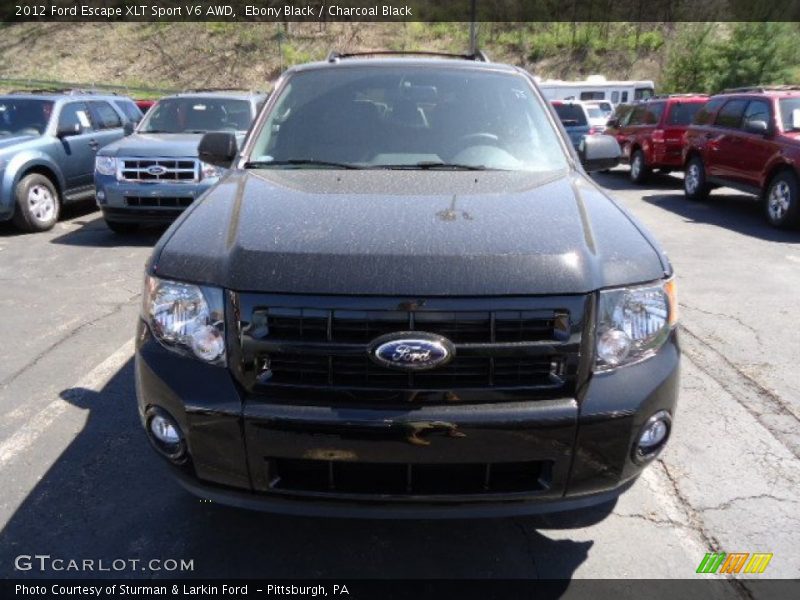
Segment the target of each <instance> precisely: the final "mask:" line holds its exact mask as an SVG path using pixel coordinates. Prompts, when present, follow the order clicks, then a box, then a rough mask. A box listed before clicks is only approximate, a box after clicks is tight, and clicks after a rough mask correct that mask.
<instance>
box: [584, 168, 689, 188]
mask: <svg viewBox="0 0 800 600" xmlns="http://www.w3.org/2000/svg"><path fill="white" fill-rule="evenodd" d="M592 179H594V180H595V181H596V182H597V183H599V184H600V185H602V186H603V187H604V188H606V189H609V190H614V191H621V190H630V191H636V190H674V189H679V190H683V179H682V178H681V177H676V176H675V175H673V174H669V175H665V174H664V173H659V172H658V171H653V173H651V174H650V177H648V178H647V181H646V182H645V183H643V184H641V185H638V184H636V183H633V182H632V181H631V180H630V170H629V169H628V167H622V168H617V169H614V170H612V171H608V172H605V173H602V172H600V173H592Z"/></svg>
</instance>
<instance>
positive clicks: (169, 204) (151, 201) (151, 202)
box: [125, 196, 194, 208]
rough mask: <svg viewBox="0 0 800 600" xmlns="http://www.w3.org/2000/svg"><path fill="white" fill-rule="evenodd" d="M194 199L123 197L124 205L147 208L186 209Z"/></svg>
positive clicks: (179, 197) (178, 197)
mask: <svg viewBox="0 0 800 600" xmlns="http://www.w3.org/2000/svg"><path fill="white" fill-rule="evenodd" d="M192 202H194V198H191V197H182V196H125V205H126V206H133V207H148V208H154V207H157V208H186V207H187V206H189V205H190V204H191V203H192Z"/></svg>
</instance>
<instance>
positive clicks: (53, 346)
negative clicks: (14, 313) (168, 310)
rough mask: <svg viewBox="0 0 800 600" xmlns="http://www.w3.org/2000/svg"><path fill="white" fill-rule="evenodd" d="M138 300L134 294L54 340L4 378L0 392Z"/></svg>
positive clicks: (0, 384) (0, 382)
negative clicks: (67, 344) (66, 343)
mask: <svg viewBox="0 0 800 600" xmlns="http://www.w3.org/2000/svg"><path fill="white" fill-rule="evenodd" d="M138 299H139V294H138V293H136V294H134V295H132V296H131V297H130V298H128V299H127V300H125V301H124V302H118V303H116V304H115V305H114V308H113V309H112V310H110V311H109V312H106V313H104V314H102V315H100V316H98V317H95V318H94V319H92V320H90V321H86V322H85V323H81V324H80V325H78V326H77V327H76V328H75V329H72V330H70V331H69V332H67V334H66V335H65V336H64V337H62V338H60V339H58V340H56V341H55V342H53V343H52V344H51V345H50V346H48V347H47V348H45V349H44V350H42V351H41V352H40V353H39V354H37V355H36V356H34V357H33V359H32V360H31V361H30V362H28V363H27V364H25V365H23V366H22V367H20V368H19V369H17V370H16V371H15V372H14V373H12V374H11V375H9V376H8V377H6V378H5V379H4V380H3V381H0V390H3V389H6V388H7V387H8V386H9V385H11V384H12V383H14V382H15V381H16V380H17V379H19V378H20V377H21V376H22V375H24V374H25V373H26V372H27V371H29V370H30V369H32V368H33V367H35V366H36V365H37V364H39V363H40V362H41V361H42V360H43V359H44V358H45V357H46V356H47V355H48V354H50V353H51V352H52V351H53V350H56V349H57V348H59V347H60V346H61V345H63V344H64V343H65V342H68V341H69V340H71V339H72V338H73V337H75V336H76V335H78V334H79V333H80V332H81V331H83V330H84V329H86V328H87V327H91V326H92V325H94V324H96V323H99V322H100V321H102V320H104V319H107V318H108V317H112V316H114V315H116V314H118V313H120V312H121V311H122V309H123V308H125V307H126V306H128V305H130V304H131V303H132V302H134V301H136V300H138Z"/></svg>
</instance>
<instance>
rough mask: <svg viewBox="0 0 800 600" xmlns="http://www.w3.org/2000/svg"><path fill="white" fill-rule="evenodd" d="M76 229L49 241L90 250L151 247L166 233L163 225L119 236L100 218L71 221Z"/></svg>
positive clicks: (143, 228) (92, 216)
mask: <svg viewBox="0 0 800 600" xmlns="http://www.w3.org/2000/svg"><path fill="white" fill-rule="evenodd" d="M71 224H72V225H76V226H77V227H75V228H73V229H71V230H70V231H67V232H66V233H64V234H62V235H59V236H58V237H55V238H53V239H52V240H50V242H51V243H53V244H63V245H65V246H82V247H91V248H118V247H122V246H130V247H143V246H153V245H154V244H155V243H156V242H157V241H158V238H160V237H161V235H162V234H163V233H164V231H166V228H167V227H166V226H165V225H154V226H148V227H142V228H140V229H139V230H137V231H135V232H133V233H125V234H119V233H114V232H113V231H111V230H110V229H109V228H108V227H107V226H106V224H105V221H103V217H102V216H99V215H97V216H95V215H91V216H90V217H89V218H86V219H82V220H75V221H72V223H71Z"/></svg>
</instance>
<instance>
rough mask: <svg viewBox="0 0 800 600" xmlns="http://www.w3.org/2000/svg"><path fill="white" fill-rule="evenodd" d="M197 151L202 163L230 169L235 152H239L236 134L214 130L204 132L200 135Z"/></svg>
mask: <svg viewBox="0 0 800 600" xmlns="http://www.w3.org/2000/svg"><path fill="white" fill-rule="evenodd" d="M197 151H198V154H199V155H200V160H202V161H203V162H204V163H208V164H210V165H214V166H215V167H222V168H223V169H230V168H231V165H232V164H233V159H234V158H236V154H237V153H238V152H239V147H238V145H237V144H236V136H235V135H234V134H232V133H227V132H224V131H215V132H211V133H206V134H205V135H204V136H203V137H202V139H201V140H200V145H199V146H198V147H197Z"/></svg>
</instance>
